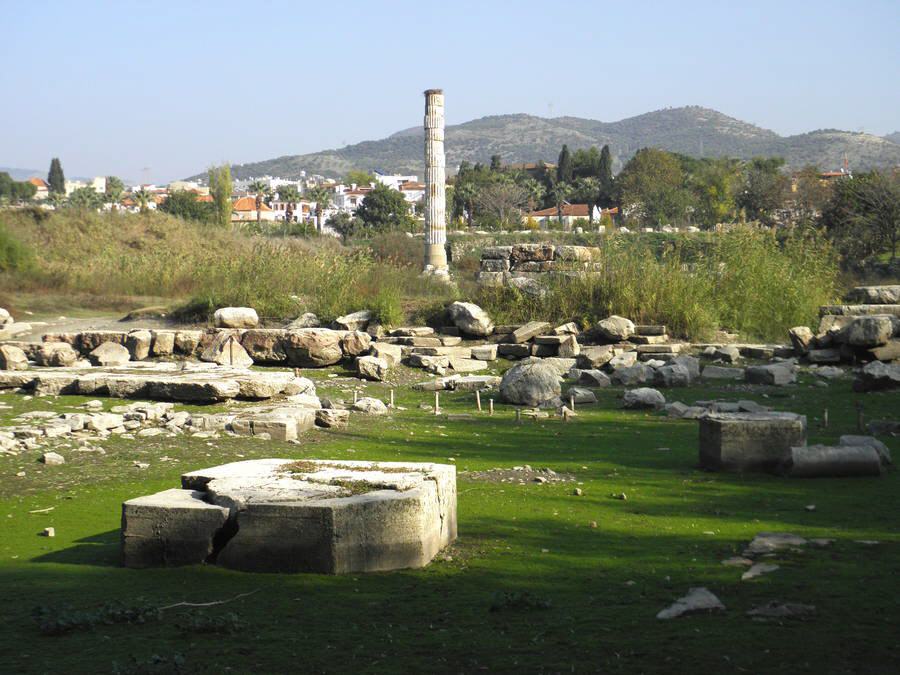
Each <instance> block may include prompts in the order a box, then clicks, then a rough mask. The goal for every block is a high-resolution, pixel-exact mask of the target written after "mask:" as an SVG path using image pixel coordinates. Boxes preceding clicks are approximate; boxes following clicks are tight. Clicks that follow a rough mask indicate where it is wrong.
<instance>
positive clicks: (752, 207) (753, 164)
mask: <svg viewBox="0 0 900 675" xmlns="http://www.w3.org/2000/svg"><path fill="white" fill-rule="evenodd" d="M782 166H784V160H783V159H781V158H780V157H770V158H766V159H763V158H756V159H753V160H751V161H750V162H749V163H748V164H747V165H746V166H745V167H744V179H743V182H744V184H743V189H742V190H741V191H740V193H739V195H738V198H737V205H738V207H740V208H742V209H744V211H745V212H746V214H747V217H748V218H749V219H750V220H758V221H760V222H763V223H765V224H767V225H771V224H772V223H773V222H774V220H775V212H776V211H778V209H781V208H782V207H783V206H784V198H785V196H786V194H787V189H788V183H789V181H788V178H787V176H785V175H784V174H782V173H781V167H782Z"/></svg>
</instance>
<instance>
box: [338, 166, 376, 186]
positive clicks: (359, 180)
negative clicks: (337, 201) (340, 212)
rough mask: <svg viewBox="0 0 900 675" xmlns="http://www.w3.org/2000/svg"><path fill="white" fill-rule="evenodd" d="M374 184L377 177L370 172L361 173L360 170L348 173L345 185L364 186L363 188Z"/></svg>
mask: <svg viewBox="0 0 900 675" xmlns="http://www.w3.org/2000/svg"><path fill="white" fill-rule="evenodd" d="M374 182H375V176H373V175H372V174H370V173H369V172H368V171H359V170H358V169H352V170H350V171H348V172H347V175H346V176H345V177H344V185H362V186H363V187H368V186H369V185H371V184H372V183H374Z"/></svg>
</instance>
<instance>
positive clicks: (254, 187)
mask: <svg viewBox="0 0 900 675" xmlns="http://www.w3.org/2000/svg"><path fill="white" fill-rule="evenodd" d="M268 190H269V186H268V184H267V183H266V182H265V181H264V180H255V181H253V182H252V183H250V192H254V193H256V224H257V225H259V222H260V221H261V220H262V205H263V197H264V196H265V194H266V193H267V192H268Z"/></svg>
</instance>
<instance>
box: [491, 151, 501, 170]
mask: <svg viewBox="0 0 900 675" xmlns="http://www.w3.org/2000/svg"><path fill="white" fill-rule="evenodd" d="M491 171H492V172H494V173H500V172H501V171H503V160H502V159H500V155H491Z"/></svg>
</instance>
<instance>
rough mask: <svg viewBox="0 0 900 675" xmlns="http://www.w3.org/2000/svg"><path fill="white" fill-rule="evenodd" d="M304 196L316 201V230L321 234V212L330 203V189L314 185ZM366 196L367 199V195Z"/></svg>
mask: <svg viewBox="0 0 900 675" xmlns="http://www.w3.org/2000/svg"><path fill="white" fill-rule="evenodd" d="M397 194H400V193H399V192H398V193H397ZM306 198H307V199H309V200H310V201H313V202H315V203H316V232H318V233H319V234H321V233H322V226H323V224H324V223H322V214H323V213H324V211H325V209H326V208H328V206H329V205H330V204H331V190H329V189H328V188H326V187H325V186H323V185H315V186H313V187H311V188H309V189H308V190H307V191H306ZM366 198H367V199H368V197H366Z"/></svg>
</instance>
